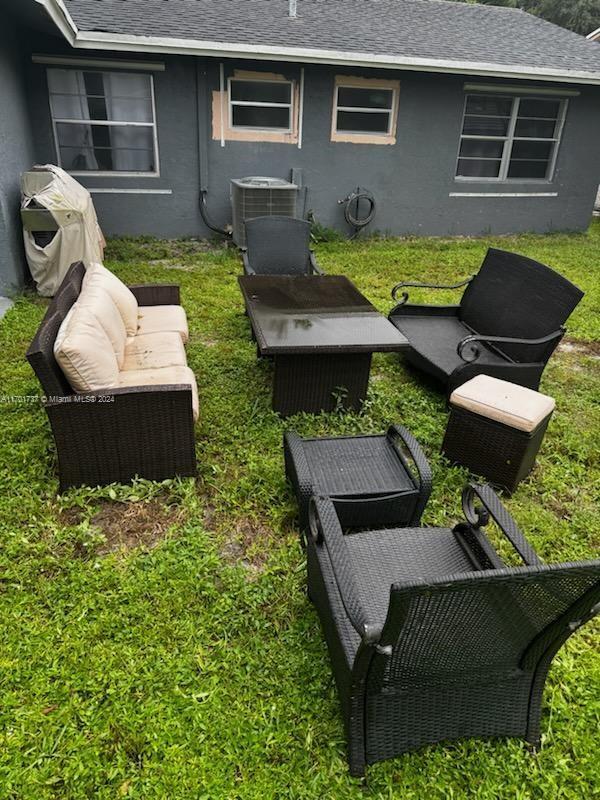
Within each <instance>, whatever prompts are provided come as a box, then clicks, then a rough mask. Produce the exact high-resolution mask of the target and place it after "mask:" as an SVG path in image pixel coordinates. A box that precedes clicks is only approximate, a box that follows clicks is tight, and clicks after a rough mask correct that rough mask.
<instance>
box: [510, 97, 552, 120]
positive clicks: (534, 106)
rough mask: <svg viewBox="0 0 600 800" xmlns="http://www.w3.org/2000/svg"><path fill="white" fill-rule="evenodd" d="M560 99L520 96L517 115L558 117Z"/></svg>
mask: <svg viewBox="0 0 600 800" xmlns="http://www.w3.org/2000/svg"><path fill="white" fill-rule="evenodd" d="M559 112H560V100H539V99H537V98H535V99H528V98H525V97H523V98H521V102H520V103H519V117H543V118H544V119H558V114H559Z"/></svg>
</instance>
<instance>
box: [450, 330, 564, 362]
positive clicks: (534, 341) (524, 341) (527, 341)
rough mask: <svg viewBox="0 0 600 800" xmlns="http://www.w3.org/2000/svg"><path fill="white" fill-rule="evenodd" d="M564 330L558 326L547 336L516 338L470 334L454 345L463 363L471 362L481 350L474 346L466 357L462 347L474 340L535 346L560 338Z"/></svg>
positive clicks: (477, 356)
mask: <svg viewBox="0 0 600 800" xmlns="http://www.w3.org/2000/svg"><path fill="white" fill-rule="evenodd" d="M565 331H566V328H559V329H558V330H557V331H554V332H553V333H549V334H548V335H547V336H542V337H541V338H539V339H518V338H514V337H512V336H484V335H482V334H470V335H469V336H465V338H464V339H461V340H460V342H459V343H458V344H457V346H456V352H457V353H458V355H459V356H460V358H462V360H463V361H464V362H465V364H472V363H473V362H474V361H477V359H478V358H479V356H480V355H481V350H480V349H479V347H474V348H473V350H472V354H473V358H466V356H465V354H464V349H465V348H466V347H467V346H468V345H470V344H473V343H474V342H488V343H491V344H524V345H532V346H535V345H539V344H548V343H549V342H551V341H553V340H554V339H562V337H563V336H564V335H565Z"/></svg>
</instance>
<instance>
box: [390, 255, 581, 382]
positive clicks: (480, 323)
mask: <svg viewBox="0 0 600 800" xmlns="http://www.w3.org/2000/svg"><path fill="white" fill-rule="evenodd" d="M462 286H466V287H467V288H466V289H465V292H464V294H463V296H462V299H461V301H460V304H459V305H449V306H429V305H414V304H409V303H408V302H407V301H408V293H407V292H406V291H403V292H402V296H401V300H400V302H399V303H398V305H396V306H395V307H394V308H393V309H392V310H391V311H390V314H389V319H390V321H391V322H392V323H393V324H394V325H395V326H396V327H397V328H398V330H400V331H401V332H402V333H403V334H404V335H405V336H406V338H407V339H408V340H409V343H410V349H409V350H408V351H407V352H406V353H403V356H404V357H405V358H406V359H407V360H408V361H409V362H410V363H412V364H413V365H414V366H416V367H418V368H419V369H421V370H423V371H424V372H427V373H429V374H430V375H432V376H433V378H434V379H436V380H437V381H439V382H440V383H442V384H443V385H444V386H445V387H446V389H447V392H448V394H451V392H452V391H453V390H454V389H455V388H456V387H457V386H460V385H461V384H463V383H465V382H466V381H468V380H470V379H471V378H473V377H475V375H479V374H482V373H483V374H486V375H491V376H493V377H495V378H500V379H502V380H505V381H510V382H512V383H518V384H521V385H522V386H527V387H529V388H530V389H537V388H538V386H539V383H540V378H541V376H542V372H543V371H544V368H545V366H546V364H547V362H548V360H549V358H550V356H551V355H552V353H553V352H554V350H555V348H556V347H557V345H558V343H559V342H560V340H561V338H562V337H563V335H564V333H565V329H564V327H563V325H564V323H565V322H566V320H567V319H568V317H569V315H570V314H571V312H572V311H573V309H574V308H575V307H576V306H577V304H578V303H579V301H580V300H581V298H582V297H583V292H582V291H581V290H580V289H578V288H577V286H574V285H573V284H572V283H570V282H569V281H568V280H567V279H566V278H563V277H562V275H559V274H558V273H556V272H554V271H553V270H551V269H550V268H549V267H546V266H545V265H544V264H540V263H538V262H537V261H533V260H532V259H530V258H526V257H525V256H521V255H517V254H516V253H508V252H506V251H504V250H496V249H494V248H490V249H489V250H488V252H487V255H486V257H485V259H484V261H483V264H482V266H481V269H480V270H479V272H478V273H477V274H476V275H474V276H473V277H472V278H468V279H467V280H465V281H462V282H461V283H456V284H454V285H452V286H439V285H435V284H426V283H405V282H403V283H398V284H397V285H396V286H394V288H393V289H392V298H393V299H394V300H397V299H398V293H399V292H400V291H401V290H405V289H406V288H408V287H420V288H428V289H458V288H460V287H462Z"/></svg>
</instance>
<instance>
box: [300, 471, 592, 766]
mask: <svg viewBox="0 0 600 800" xmlns="http://www.w3.org/2000/svg"><path fill="white" fill-rule="evenodd" d="M463 508H464V510H465V516H466V522H463V523H461V524H459V525H457V526H456V527H455V528H454V529H453V530H451V529H446V528H412V529H411V528H399V529H393V530H380V531H368V532H361V533H356V534H354V535H343V533H342V530H341V527H340V524H339V521H338V518H337V516H336V513H335V508H334V506H333V503H332V502H331V500H330V499H329V498H325V497H318V498H315V499H313V500H312V501H311V512H310V530H311V535H310V537H309V543H308V588H309V595H310V598H311V599H312V601H313V602H314V603H315V605H316V607H317V611H318V613H319V616H320V619H321V623H322V627H323V631H324V635H325V638H326V641H327V645H328V648H329V653H330V657H331V661H332V666H333V672H334V675H335V678H336V682H337V687H338V691H339V695H340V699H341V704H342V709H343V716H344V721H345V726H346V732H347V738H348V748H349V752H348V759H349V765H350V771H351V772H352V774H354V775H362V774H364V771H365V766H366V765H367V764H371V763H373V762H376V761H381V760H384V759H388V758H392V757H394V756H397V755H400V754H401V753H404V752H406V751H409V750H414V749H416V748H419V747H421V746H423V745H427V744H431V743H434V742H439V741H443V740H452V739H460V738H464V737H482V738H488V737H499V736H502V737H520V738H523V739H525V740H526V741H527V742H529V743H530V744H531V745H532V746H536V745H537V744H538V743H539V741H540V717H541V701H542V692H543V688H544V683H545V680H546V676H547V674H548V670H549V667H550V663H551V661H552V659H553V657H554V655H555V654H556V653H557V651H558V650H559V649H560V647H561V646H562V644H563V643H564V642H565V641H566V640H567V639H568V637H569V636H570V635H571V634H572V633H573V632H574V631H575V630H576V629H577V628H579V627H580V626H581V625H583V624H584V623H585V622H586V621H588V620H589V619H591V618H592V617H593V616H594V615H595V614H596V613H597V612H598V611H599V610H600V560H598V561H589V562H579V563H570V564H558V565H552V566H545V565H543V564H542V562H541V561H540V559H539V558H538V557H537V555H536V554H535V552H534V550H533V548H532V547H531V545H530V544H529V543H528V542H527V541H526V539H525V537H524V536H523V534H522V533H521V531H520V530H519V528H518V527H517V525H516V523H515V522H514V520H513V519H512V517H511V516H510V515H509V513H508V512H507V511H506V509H505V508H504V507H503V506H502V504H501V503H500V501H499V500H498V498H497V496H496V495H495V494H494V493H493V491H492V490H491V489H490V488H489V487H488V486H478V485H474V484H471V485H470V486H469V487H467V489H465V492H464V494H463ZM490 517H492V518H493V519H494V521H495V522H496V523H497V525H498V527H499V528H500V529H501V530H502V532H503V533H504V534H505V536H506V537H507V539H508V540H509V542H510V543H511V544H512V545H513V547H514V548H515V550H516V551H517V553H518V554H519V556H520V557H521V558H522V560H523V561H524V563H525V565H526V566H522V567H512V568H511V567H507V566H506V565H505V564H504V563H503V561H502V560H501V559H500V557H499V556H498V554H497V553H496V551H495V550H494V548H493V547H492V545H491V543H490V541H489V540H488V538H487V537H486V535H485V533H484V531H483V530H482V528H483V526H484V525H485V524H487V523H488V522H489V518H490Z"/></svg>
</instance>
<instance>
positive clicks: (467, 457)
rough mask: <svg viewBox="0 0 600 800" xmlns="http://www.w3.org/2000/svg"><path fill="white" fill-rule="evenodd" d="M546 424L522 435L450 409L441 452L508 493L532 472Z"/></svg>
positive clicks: (495, 423)
mask: <svg viewBox="0 0 600 800" xmlns="http://www.w3.org/2000/svg"><path fill="white" fill-rule="evenodd" d="M549 421H550V417H547V419H545V420H544V421H543V422H542V423H541V424H540V425H538V427H537V428H536V429H535V430H534V431H533V432H532V433H525V432H524V431H520V430H516V429H515V428H511V427H509V426H508V425H503V424H502V423H500V422H496V421H495V420H491V419H487V418H486V417H482V416H480V415H479V414H475V413H473V412H472V411H467V410H466V409H463V408H454V407H452V408H451V409H450V417H449V419H448V426H447V428H446V433H445V436H444V441H443V444H442V452H443V453H444V455H445V456H446V458H448V459H449V460H450V461H451V462H452V463H453V464H460V465H462V466H464V467H467V469H469V470H470V471H471V472H473V473H474V474H475V475H479V476H481V477H483V478H485V479H486V480H488V481H490V482H491V483H494V484H496V485H497V486H501V487H502V488H504V489H506V490H507V491H508V492H510V493H512V492H514V491H515V489H516V488H517V486H518V485H519V483H520V482H521V481H522V480H523V479H524V478H526V477H527V475H529V473H530V472H531V470H532V469H533V467H534V464H535V459H536V456H537V454H538V451H539V449H540V445H541V443H542V440H543V438H544V434H545V433H546V428H547V427H548V422H549Z"/></svg>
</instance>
